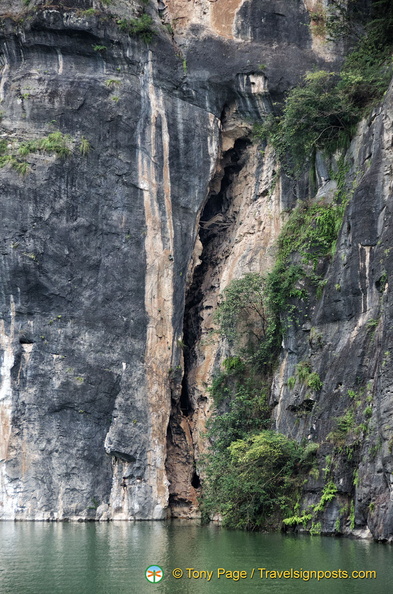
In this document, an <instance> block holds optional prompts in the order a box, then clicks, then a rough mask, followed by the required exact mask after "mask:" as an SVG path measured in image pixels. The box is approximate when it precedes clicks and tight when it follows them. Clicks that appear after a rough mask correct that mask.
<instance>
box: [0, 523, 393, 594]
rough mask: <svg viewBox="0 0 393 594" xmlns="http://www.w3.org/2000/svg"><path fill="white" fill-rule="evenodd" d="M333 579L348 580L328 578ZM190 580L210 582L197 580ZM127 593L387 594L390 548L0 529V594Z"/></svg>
mask: <svg viewBox="0 0 393 594" xmlns="http://www.w3.org/2000/svg"><path fill="white" fill-rule="evenodd" d="M150 565H159V566H160V567H162V569H163V570H164V578H163V579H162V580H161V581H160V583H150V582H148V581H147V580H146V578H145V570H146V568H147V567H148V566H150ZM259 568H261V570H262V569H266V570H269V571H277V572H278V571H281V572H282V571H288V572H290V571H291V569H292V576H293V575H294V573H293V572H294V571H298V572H299V573H298V575H299V576H300V577H299V578H298V579H296V578H294V577H286V576H285V575H284V574H282V576H281V578H280V577H278V574H277V575H276V576H274V574H269V577H266V571H260V570H259ZM174 569H177V570H182V571H183V577H181V578H180V579H175V578H174V577H173V575H172V571H173V570H174ZM253 569H254V572H253ZM191 570H193V571H191ZM219 570H220V572H221V575H220V577H218V571H219ZM312 570H315V571H320V572H323V571H324V572H329V571H330V572H334V571H335V572H337V574H332V575H331V577H330V578H329V577H324V578H323V579H320V580H319V581H318V579H315V578H313V577H310V579H309V580H307V576H308V574H307V573H305V572H307V571H312ZM339 570H341V572H342V573H341V575H345V574H344V573H343V572H347V574H348V575H349V576H350V577H348V578H346V579H345V578H343V577H341V578H340V577H334V575H339V573H338V572H339ZM224 571H228V572H236V571H243V572H244V573H243V577H240V579H239V580H238V581H236V579H232V578H236V577H237V574H236V573H233V574H232V578H231V574H223V572H224ZM353 571H359V572H362V571H375V572H376V575H377V577H376V578H374V577H371V578H366V577H364V578H363V579H361V578H355V577H352V575H351V574H352V572H353ZM199 572H212V573H209V574H206V577H205V574H203V573H199ZM179 573H180V572H179ZM261 573H262V575H263V577H261ZM288 575H290V574H287V576H288ZM326 575H327V576H329V574H326ZM361 575H363V574H361ZM207 576H211V577H210V581H208V579H207ZM129 592H132V593H133V592H137V593H138V594H139V593H141V594H145V593H146V594H148V593H152V592H156V593H160V594H161V593H168V594H169V593H171V594H172V593H173V594H178V593H179V594H180V593H181V594H183V593H185V594H188V593H190V594H194V593H195V594H196V593H199V592H200V593H202V594H204V593H209V594H217V593H221V592H222V593H224V592H225V593H234V594H235V593H245V592H247V593H248V592H250V593H254V592H266V593H268V594H300V593H302V594H303V593H307V592H310V593H313V594H314V593H316V594H324V593H326V592H329V593H334V594H341V593H346V594H347V593H348V594H349V593H358V592H359V593H362V592H371V593H372V594H388V593H389V592H393V548H392V547H391V546H390V545H382V544H376V543H373V542H365V541H355V540H349V539H343V538H342V539H339V538H328V537H319V536H314V537H310V536H306V535H304V536H303V535H301V536H284V535H281V534H259V533H252V534H251V533H243V532H236V531H228V530H224V529H221V528H219V527H216V526H199V525H196V524H189V523H185V524H182V523H175V522H171V523H164V522H138V523H128V522H112V523H105V524H94V523H93V524H92V523H88V524H79V523H76V524H74V523H58V524H57V523H46V522H45V523H32V522H16V523H14V522H0V593H1V594H10V593H12V594H122V593H129Z"/></svg>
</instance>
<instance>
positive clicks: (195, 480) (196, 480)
mask: <svg viewBox="0 0 393 594" xmlns="http://www.w3.org/2000/svg"><path fill="white" fill-rule="evenodd" d="M191 485H192V487H194V489H199V487H200V486H201V481H200V480H199V476H198V475H197V473H196V472H195V471H194V474H193V475H192V479H191Z"/></svg>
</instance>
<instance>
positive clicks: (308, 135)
mask: <svg viewBox="0 0 393 594" xmlns="http://www.w3.org/2000/svg"><path fill="white" fill-rule="evenodd" d="M392 6H393V3H392V2H390V0H378V1H377V2H373V4H372V11H371V21H370V22H369V23H368V24H367V25H366V27H365V32H364V35H363V36H362V37H361V39H360V41H359V42H358V44H357V45H356V47H355V49H354V50H353V51H352V52H351V53H350V54H349V56H348V57H347V59H346V60H345V62H344V64H343V67H342V69H341V72H340V73H338V74H335V73H333V72H327V71H325V70H319V71H315V72H308V73H306V75H305V77H304V80H303V84H301V85H299V86H297V87H295V88H294V89H292V91H290V93H289V94H288V96H287V98H286V101H285V105H284V107H283V110H282V113H280V114H279V115H274V114H272V115H271V116H270V117H268V118H267V119H266V120H265V121H264V122H263V123H262V124H258V125H256V127H255V133H256V136H257V137H258V138H260V139H262V140H266V139H268V140H269V141H270V142H271V143H272V144H273V146H274V147H275V149H276V152H277V154H278V157H279V159H280V161H281V163H282V165H283V166H284V168H285V169H286V171H287V172H288V173H295V174H297V173H299V172H300V171H302V170H303V169H304V168H305V166H308V164H309V163H310V162H312V159H313V157H314V155H315V151H317V150H322V151H325V152H327V153H330V154H331V153H333V152H334V151H335V150H336V149H337V148H340V147H345V146H346V145H347V144H348V142H349V140H350V138H351V137H352V134H353V131H354V129H355V125H356V124H357V122H358V121H359V120H360V118H361V117H362V116H363V115H364V114H365V113H366V112H367V111H368V110H369V109H370V107H371V106H372V105H373V104H374V103H375V102H376V101H378V100H380V99H381V97H382V96H383V93H384V92H385V91H386V89H387V86H388V84H389V81H390V79H391V76H392V73H393V68H392V49H393V14H392V13H393V8H392Z"/></svg>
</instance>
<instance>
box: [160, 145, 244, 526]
mask: <svg viewBox="0 0 393 594" xmlns="http://www.w3.org/2000/svg"><path fill="white" fill-rule="evenodd" d="M249 145H250V140H248V139H247V138H240V139H238V140H236V141H235V143H234V146H233V148H231V149H229V150H228V151H226V152H225V153H224V154H223V155H222V159H221V162H220V167H219V170H220V172H221V173H220V174H219V175H220V176H221V180H220V181H219V184H218V183H217V177H216V178H215V179H214V180H212V184H211V185H212V186H213V185H214V186H215V187H217V186H219V188H218V190H216V191H214V190H213V189H212V190H211V191H210V193H209V195H208V197H207V200H206V203H205V206H204V208H203V210H202V213H201V216H200V221H199V225H200V227H199V239H200V241H201V244H202V253H201V255H200V257H199V260H200V263H199V264H198V265H197V266H196V267H195V269H194V273H193V278H192V282H191V284H190V286H189V288H188V290H187V293H186V298H185V310H184V323H183V345H182V346H183V365H184V373H183V377H182V380H181V386H180V384H179V382H178V381H177V378H176V373H175V374H174V378H173V388H172V411H171V416H170V421H169V426H168V436H167V448H168V449H167V451H168V454H167V461H166V470H167V476H168V480H169V482H170V485H169V507H170V508H171V513H172V516H174V517H177V516H184V515H188V516H190V515H192V511H191V510H193V511H197V508H198V501H197V495H198V493H199V489H200V486H201V482H200V477H199V475H198V471H197V468H196V459H195V443H194V439H193V434H192V430H193V415H194V414H195V413H196V410H197V408H198V406H199V404H200V401H201V399H206V398H205V397H203V396H199V397H198V396H197V395H196V394H195V386H194V385H192V382H191V381H190V375H191V373H190V372H191V370H192V369H193V367H194V366H195V365H196V364H197V361H198V353H197V345H198V343H199V341H200V339H201V335H202V328H201V322H202V317H201V311H202V308H203V307H204V308H205V309H207V307H210V306H204V304H203V301H204V297H205V293H206V291H209V290H210V289H211V288H212V287H209V286H208V283H209V276H210V271H211V270H212V268H213V269H214V267H216V266H217V263H218V259H217V250H218V246H220V245H222V244H223V243H224V242H226V241H227V239H228V236H229V234H230V231H231V228H232V227H233V225H234V223H235V222H236V221H235V218H234V217H233V216H231V215H230V214H229V209H230V206H231V202H232V192H231V186H232V184H233V181H234V179H235V178H236V176H237V175H238V174H239V172H240V170H241V169H242V167H243V165H244V163H245V152H246V149H247V147H248V146H249ZM178 379H180V378H178Z"/></svg>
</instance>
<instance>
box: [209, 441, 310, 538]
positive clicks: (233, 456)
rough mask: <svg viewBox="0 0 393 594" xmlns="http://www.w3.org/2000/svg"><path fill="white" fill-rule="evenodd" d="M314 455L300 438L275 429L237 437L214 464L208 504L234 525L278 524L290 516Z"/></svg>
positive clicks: (211, 472)
mask: <svg viewBox="0 0 393 594" xmlns="http://www.w3.org/2000/svg"><path fill="white" fill-rule="evenodd" d="M309 468H310V460H309V459H307V458H305V457H304V449H303V448H302V447H301V446H300V445H299V444H297V443H296V442H294V441H292V440H290V439H288V438H287V437H285V436H284V435H281V434H280V433H276V432H274V431H268V430H265V431H261V432H259V433H257V434H255V435H251V436H248V437H246V438H245V439H241V440H237V441H232V443H231V444H230V445H229V446H228V447H227V448H226V449H225V450H221V451H220V453H219V454H218V455H217V457H216V458H215V459H214V462H213V463H212V464H210V466H209V467H208V474H207V488H206V490H205V496H204V500H203V505H202V511H203V512H204V514H205V515H212V513H214V512H216V513H217V512H218V513H220V515H221V516H222V518H223V523H224V525H226V526H228V527H230V528H242V529H247V530H257V529H261V528H272V527H277V525H279V524H280V523H281V519H282V517H283V516H284V515H288V513H289V512H290V510H291V509H292V507H293V504H294V498H295V496H296V493H297V491H298V490H299V489H300V487H301V485H302V484H303V481H304V476H305V473H306V471H308V470H309Z"/></svg>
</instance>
